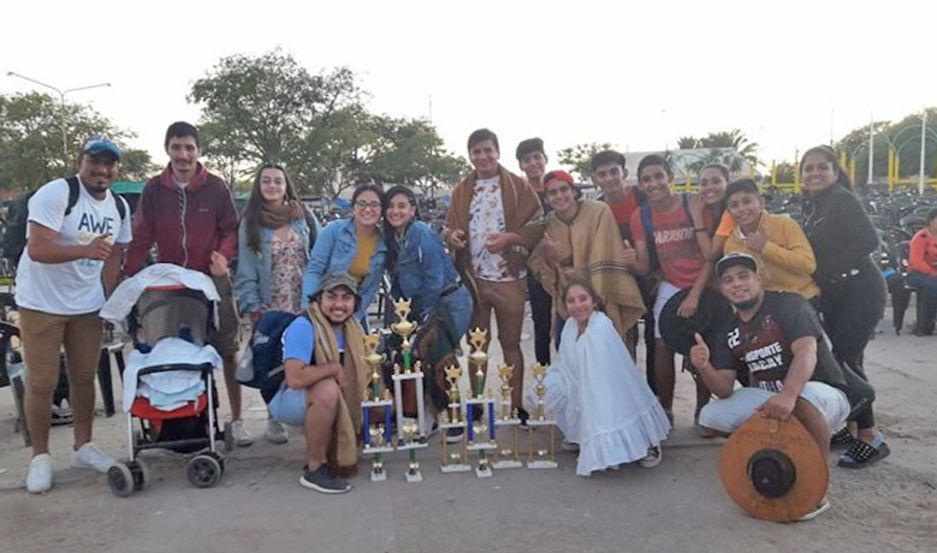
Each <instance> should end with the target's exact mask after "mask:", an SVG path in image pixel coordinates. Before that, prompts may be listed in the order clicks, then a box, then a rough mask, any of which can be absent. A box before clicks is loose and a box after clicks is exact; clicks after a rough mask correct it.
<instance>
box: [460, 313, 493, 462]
mask: <svg viewBox="0 0 937 553" xmlns="http://www.w3.org/2000/svg"><path fill="white" fill-rule="evenodd" d="M487 341H488V331H487V330H481V329H479V328H476V329H475V330H473V331H471V332H469V344H470V345H471V346H472V349H473V351H472V353H470V354H469V364H470V365H471V366H472V367H473V368H474V370H475V390H473V391H474V393H475V395H474V397H472V398H471V399H467V400H466V401H465V411H466V414H465V418H466V422H467V423H468V426H467V430H468V446H467V447H468V450H469V451H477V452H478V461H477V462H476V464H475V475H476V476H478V477H479V478H489V477H490V476H491V464H490V462H489V459H488V452H489V451H493V450H495V449H497V448H498V444H497V442H496V441H495V398H494V395H493V394H492V393H491V392H489V393H488V394H485V373H486V372H487V371H486V369H487V366H488V354H487V353H485V343H486V342H487Z"/></svg>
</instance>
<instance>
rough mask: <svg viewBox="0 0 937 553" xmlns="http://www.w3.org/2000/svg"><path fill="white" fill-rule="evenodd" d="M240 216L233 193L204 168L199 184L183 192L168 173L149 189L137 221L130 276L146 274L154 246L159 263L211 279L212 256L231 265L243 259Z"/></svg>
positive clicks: (198, 175)
mask: <svg viewBox="0 0 937 553" xmlns="http://www.w3.org/2000/svg"><path fill="white" fill-rule="evenodd" d="M237 230H238V215H237V210H236V209H235V207H234V199H233V198H232V196H231V190H229V189H228V186H227V185H226V184H225V182H224V181H223V180H222V179H221V178H220V177H218V176H216V175H213V174H211V173H209V172H208V171H207V170H206V169H205V167H203V166H202V164H201V163H199V164H198V168H197V169H196V172H195V178H193V179H192V182H190V183H189V184H188V186H186V187H185V188H180V187H179V186H178V185H177V184H176V183H175V180H173V178H172V169H171V168H170V167H168V166H167V167H166V169H165V170H164V171H163V172H162V173H160V174H159V175H157V176H155V177H153V178H152V179H150V180H149V182H147V183H146V186H145V187H144V188H143V193H142V194H141V196H140V203H139V204H138V205H137V211H136V213H134V217H133V241H132V242H130V248H129V249H128V250H127V261H126V262H125V263H124V274H126V275H127V276H132V275H134V274H136V273H137V272H138V271H139V270H140V269H142V268H143V266H144V263H145V261H146V257H147V255H148V254H149V253H150V248H152V246H153V243H154V242H156V247H157V251H158V261H159V262H160V263H174V264H176V265H180V266H182V267H187V268H189V269H194V270H196V271H201V272H203V273H206V274H208V267H209V266H210V265H211V253H212V252H213V251H218V253H220V254H221V255H223V256H225V257H226V258H227V259H228V260H229V261H230V260H231V258H232V257H234V255H235V254H236V253H237Z"/></svg>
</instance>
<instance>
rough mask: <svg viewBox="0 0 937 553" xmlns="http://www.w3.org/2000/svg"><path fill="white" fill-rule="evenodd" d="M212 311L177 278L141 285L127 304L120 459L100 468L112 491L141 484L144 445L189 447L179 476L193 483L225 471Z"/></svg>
mask: <svg viewBox="0 0 937 553" xmlns="http://www.w3.org/2000/svg"><path fill="white" fill-rule="evenodd" d="M118 291H119V289H118ZM115 295H116V293H115ZM214 312H215V310H214V303H213V302H212V301H210V300H209V299H208V297H207V296H206V295H205V293H203V292H202V291H201V290H197V289H191V288H188V287H186V286H184V285H177V284H174V285H166V286H151V287H147V288H145V290H144V291H143V292H142V294H140V296H139V298H138V299H137V301H136V303H135V304H134V306H133V308H132V310H131V311H130V314H129V316H128V318H127V326H128V331H129V333H130V335H131V336H132V337H133V343H134V351H133V352H132V353H131V354H130V356H129V358H128V360H127V368H126V369H125V371H124V374H123V375H122V376H123V379H124V410H125V411H127V412H128V414H127V460H126V461H124V462H118V463H116V464H114V465H113V466H112V467H111V468H110V470H109V471H108V474H107V483H108V486H109V487H110V488H111V491H113V492H114V493H115V494H116V495H118V496H122V497H123V496H127V495H130V494H132V493H133V492H135V491H140V490H142V489H143V488H144V487H145V486H146V484H147V480H148V478H149V475H148V471H147V467H146V465H145V464H144V463H143V461H142V460H141V459H140V458H139V457H138V454H139V452H140V451H142V450H144V449H155V448H160V449H170V450H173V451H176V452H179V453H184V454H192V456H191V457H190V458H189V460H188V461H187V463H186V476H187V478H188V480H189V482H190V483H191V484H192V485H193V486H196V487H199V488H210V487H213V486H215V485H216V484H217V483H218V482H219V480H220V479H221V476H222V475H223V474H224V469H225V462H224V457H223V456H222V455H221V453H219V452H218V450H217V442H218V441H219V440H220V441H222V442H223V443H224V446H225V450H226V451H230V450H231V449H232V448H233V446H234V443H233V435H232V433H231V432H230V428H229V427H230V423H228V424H226V425H225V428H224V431H222V430H221V428H219V424H218V414H217V409H218V392H217V389H216V387H215V379H214V375H213V372H214V370H215V369H216V368H217V367H219V366H221V358H220V357H219V356H218V354H217V352H216V351H215V350H214V348H212V347H210V346H204V344H205V343H206V341H207V338H208V333H209V330H210V329H211V328H212V326H213V324H214ZM103 313H104V311H102V316H103ZM128 406H129V408H128Z"/></svg>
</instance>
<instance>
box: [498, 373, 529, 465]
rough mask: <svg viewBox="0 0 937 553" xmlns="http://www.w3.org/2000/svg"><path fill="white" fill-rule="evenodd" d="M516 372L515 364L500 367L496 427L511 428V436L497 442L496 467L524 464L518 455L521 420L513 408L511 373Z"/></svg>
mask: <svg viewBox="0 0 937 553" xmlns="http://www.w3.org/2000/svg"><path fill="white" fill-rule="evenodd" d="M513 374H514V366H513V365H501V368H499V369H498V378H500V379H501V399H500V401H499V402H498V403H499V404H500V405H499V410H498V417H497V418H496V419H495V421H494V422H495V426H496V427H504V428H505V429H510V430H511V436H510V438H509V439H508V440H507V441H506V442H505V443H502V442H497V441H496V444H497V446H498V447H497V450H496V451H495V461H494V462H493V463H492V464H491V466H493V467H494V468H496V469H512V468H520V467H522V466H524V465H523V463H521V460H520V457H518V430H517V428H518V425H520V423H521V420H520V418H519V417H518V416H517V409H511V390H512V388H511V384H510V380H511V375H513Z"/></svg>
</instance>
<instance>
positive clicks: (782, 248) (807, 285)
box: [725, 211, 820, 300]
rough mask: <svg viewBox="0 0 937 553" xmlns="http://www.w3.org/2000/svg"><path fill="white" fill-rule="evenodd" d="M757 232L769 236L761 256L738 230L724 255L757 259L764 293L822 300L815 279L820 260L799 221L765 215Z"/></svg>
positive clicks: (781, 216) (765, 212)
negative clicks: (745, 254)
mask: <svg viewBox="0 0 937 553" xmlns="http://www.w3.org/2000/svg"><path fill="white" fill-rule="evenodd" d="M758 230H760V231H761V232H763V233H765V234H767V235H768V243H767V244H765V247H764V249H763V250H762V251H761V252H760V253H759V252H757V251H755V250H753V249H751V248H749V247H747V246H746V245H745V244H744V243H743V242H742V236H744V233H743V232H742V230H741V229H740V228H738V227H736V228H735V229H734V230H733V231H732V234H730V235H729V237H728V239H727V240H726V245H725V253H726V254H729V253H732V252H744V253H747V254H749V255H751V256H752V257H754V258H755V260H756V261H757V262H758V272H759V273H760V274H761V277H762V278H763V279H764V285H765V290H770V291H774V292H795V293H797V294H800V295H801V296H803V298H804V299H807V300H809V299H810V298H813V297H815V296H819V295H820V287H819V286H817V283H816V282H814V281H813V277H812V275H813V272H814V271H816V270H817V260H816V258H815V257H814V255H813V248H811V247H810V242H808V241H807V236H806V235H804V231H803V229H801V228H800V225H798V224H797V221H794V220H793V219H791V218H790V217H788V216H787V215H773V214H771V213H768V212H767V211H763V212H762V214H761V221H759V222H758Z"/></svg>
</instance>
